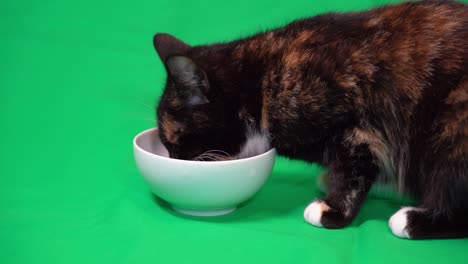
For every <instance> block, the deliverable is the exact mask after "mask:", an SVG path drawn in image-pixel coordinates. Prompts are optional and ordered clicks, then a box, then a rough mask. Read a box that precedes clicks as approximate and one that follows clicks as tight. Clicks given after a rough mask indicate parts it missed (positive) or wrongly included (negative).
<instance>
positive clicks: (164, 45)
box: [153, 33, 190, 63]
mask: <svg viewBox="0 0 468 264" xmlns="http://www.w3.org/2000/svg"><path fill="white" fill-rule="evenodd" d="M153 44H154V48H155V49H156V52H157V53H158V55H159V58H161V61H162V62H163V63H166V60H167V58H169V56H176V55H185V54H186V52H187V51H188V50H189V49H190V46H189V45H188V44H186V43H184V42H182V41H181V40H178V39H176V38H175V37H173V36H171V35H169V34H165V33H158V34H156V35H154V37H153Z"/></svg>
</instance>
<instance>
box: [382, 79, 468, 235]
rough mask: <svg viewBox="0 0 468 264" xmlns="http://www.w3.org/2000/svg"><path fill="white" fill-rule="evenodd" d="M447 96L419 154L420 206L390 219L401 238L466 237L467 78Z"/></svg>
mask: <svg viewBox="0 0 468 264" xmlns="http://www.w3.org/2000/svg"><path fill="white" fill-rule="evenodd" d="M464 80H465V81H462V82H461V83H460V84H459V85H458V86H457V87H456V88H455V89H453V90H452V91H451V92H450V93H449V95H448V96H447V98H446V100H445V102H444V107H443V108H442V111H441V114H440V116H438V117H437V118H436V120H435V123H434V124H433V126H432V128H435V129H434V133H433V135H432V137H431V140H430V141H429V142H430V146H428V148H427V149H425V153H424V155H421V157H420V162H419V164H420V167H421V169H420V173H421V175H419V178H418V181H416V182H417V183H418V185H419V186H418V188H419V189H420V190H421V205H420V206H419V207H417V208H415V207H405V208H402V209H400V210H399V211H398V212H396V213H395V214H394V215H393V216H392V217H391V218H390V221H389V226H390V228H391V230H392V232H393V233H394V234H395V235H397V236H399V237H404V238H412V239H425V238H455V237H468V78H465V79H464Z"/></svg>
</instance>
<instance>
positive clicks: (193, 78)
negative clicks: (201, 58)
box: [166, 56, 209, 106]
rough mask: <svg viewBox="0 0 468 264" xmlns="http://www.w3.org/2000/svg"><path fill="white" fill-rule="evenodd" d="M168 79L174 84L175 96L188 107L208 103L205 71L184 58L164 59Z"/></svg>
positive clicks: (207, 84)
mask: <svg viewBox="0 0 468 264" xmlns="http://www.w3.org/2000/svg"><path fill="white" fill-rule="evenodd" d="M166 68H167V71H168V75H169V78H171V79H172V80H173V81H174V82H175V84H176V85H175V88H176V89H177V91H176V92H177V94H178V95H179V96H180V97H181V99H183V100H184V101H185V102H186V103H187V104H188V105H189V106H194V105H202V104H206V103H208V102H209V101H208V98H207V97H206V94H207V93H208V90H209V83H208V78H207V75H206V73H205V71H204V70H203V69H202V68H201V67H199V66H198V65H197V64H196V63H195V62H194V61H192V60H191V59H190V58H187V57H185V56H170V57H168V58H167V59H166Z"/></svg>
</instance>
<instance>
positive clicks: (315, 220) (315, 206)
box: [304, 200, 330, 227]
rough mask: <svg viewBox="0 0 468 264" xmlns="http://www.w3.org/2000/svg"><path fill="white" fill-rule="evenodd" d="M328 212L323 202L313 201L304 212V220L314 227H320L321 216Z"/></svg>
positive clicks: (328, 207)
mask: <svg viewBox="0 0 468 264" xmlns="http://www.w3.org/2000/svg"><path fill="white" fill-rule="evenodd" d="M328 210H330V206H328V205H327V204H326V203H325V202H324V201H320V200H315V201H313V202H312V203H311V204H309V206H307V208H306V209H305V210H304V219H305V220H306V221H307V222H308V223H309V224H312V225H314V226H318V227H322V226H323V225H322V222H321V220H322V215H323V213H324V212H326V211H328Z"/></svg>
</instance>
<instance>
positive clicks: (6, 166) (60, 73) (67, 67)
mask: <svg viewBox="0 0 468 264" xmlns="http://www.w3.org/2000/svg"><path fill="white" fill-rule="evenodd" d="M388 2H389V1H385V0H384V1H377V0H374V1H371V0H368V1H348V0H339V1H324V0H320V1H306V0H290V1H271V0H270V1H267V0H258V1H251V0H238V1H232V2H229V1H200V2H199V1H169V0H153V1H149V0H146V1H145V0H135V1H91V0H85V1H59V0H56V1H37V0H30V1H23V0H20V1H13V0H7V1H2V2H1V3H0V14H1V17H0V25H1V33H2V36H1V41H0V58H1V62H0V70H1V71H0V74H1V75H0V76H1V78H0V117H1V123H0V124H1V125H0V147H1V152H0V153H1V158H0V175H1V178H0V179H1V182H0V263H446V262H447V263H468V260H467V259H468V240H467V239H464V240H435V241H407V240H401V239H398V238H395V237H394V236H393V235H392V234H391V233H390V231H389V229H388V227H387V219H388V218H389V216H390V215H391V214H392V213H393V212H394V211H396V210H397V209H398V208H399V206H400V203H399V201H398V200H395V199H393V200H392V199H381V198H371V199H369V200H368V201H367V202H366V204H365V205H364V208H363V209H362V212H361V213H360V215H359V216H358V218H357V219H356V220H355V221H354V222H353V224H352V225H351V226H349V227H347V228H344V229H341V230H325V229H320V228H315V227H312V226H310V225H308V224H306V223H305V222H304V221H303V218H302V213H303V209H304V208H305V206H306V205H307V203H308V202H309V201H311V200H312V199H313V198H314V197H316V196H320V195H322V194H321V193H320V192H319V191H318V190H317V188H316V184H315V177H316V176H317V174H318V173H319V172H320V169H319V168H318V167H316V166H314V165H308V164H305V163H302V162H297V161H290V160H286V159H284V158H278V161H277V163H276V166H275V169H274V173H273V175H272V177H271V178H270V179H269V181H268V182H267V184H266V185H265V186H264V188H263V189H262V190H261V191H260V192H259V193H258V195H257V196H256V197H255V198H254V199H253V200H251V201H250V202H248V203H247V204H245V205H244V206H243V207H241V208H240V209H239V210H238V211H236V212H235V213H233V214H231V215H227V216H223V217H217V218H190V217H183V216H180V215H177V214H176V213H174V212H172V211H171V210H169V209H168V207H167V205H166V204H164V203H163V202H161V201H158V200H156V199H154V198H152V196H151V195H150V192H149V190H148V188H147V186H146V185H145V183H144V182H143V180H142V178H141V177H140V175H139V173H138V172H137V170H136V168H135V165H134V161H133V156H132V138H133V136H134V135H135V134H136V133H138V132H139V131H141V130H143V129H146V128H150V127H152V126H154V123H155V121H154V119H155V116H154V113H153V109H154V105H155V102H156V100H157V98H158V97H159V96H160V94H161V88H162V86H163V83H164V78H165V73H164V70H163V66H162V64H161V63H160V61H159V60H158V58H157V56H156V53H155V52H154V49H153V47H152V36H153V34H154V33H155V32H169V33H171V34H174V35H176V36H178V37H179V38H181V39H183V40H185V41H186V42H188V43H191V44H201V43H209V42H215V41H228V40H232V39H235V38H238V37H241V36H246V35H249V34H253V33H255V32H258V31H260V30H266V29H269V28H273V27H277V26H281V25H284V24H285V23H286V22H289V21H291V20H293V19H296V18H300V17H305V16H311V15H314V14H318V13H323V12H327V11H332V10H333V11H349V10H362V9H365V8H369V7H372V6H377V5H380V4H383V3H388Z"/></svg>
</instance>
